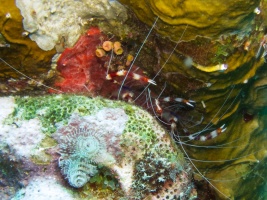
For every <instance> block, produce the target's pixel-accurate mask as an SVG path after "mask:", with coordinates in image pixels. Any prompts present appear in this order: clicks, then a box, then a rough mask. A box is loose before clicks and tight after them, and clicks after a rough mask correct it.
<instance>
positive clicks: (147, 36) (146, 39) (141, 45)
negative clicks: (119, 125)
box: [118, 17, 159, 99]
mask: <svg viewBox="0 0 267 200" xmlns="http://www.w3.org/2000/svg"><path fill="white" fill-rule="evenodd" d="M158 19H159V17H157V18H156V20H155V22H154V24H153V25H152V27H151V29H150V30H149V32H148V34H147V36H146V38H145V39H144V41H143V43H142V45H141V46H140V48H139V50H138V51H137V54H136V56H135V58H134V59H133V61H132V63H131V66H130V68H129V70H128V71H127V74H126V75H125V77H124V79H123V81H122V83H121V86H120V89H119V93H118V99H119V98H120V93H121V90H122V87H123V85H124V83H125V81H126V78H127V77H128V75H129V73H130V71H131V69H132V67H133V64H134V62H135V61H136V59H137V57H138V55H139V53H140V51H141V50H142V48H143V46H144V45H145V43H146V41H147V38H148V37H149V35H150V33H151V32H152V30H153V29H154V27H155V26H156V23H157V21H158Z"/></svg>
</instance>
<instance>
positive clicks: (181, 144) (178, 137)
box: [177, 134, 230, 199]
mask: <svg viewBox="0 0 267 200" xmlns="http://www.w3.org/2000/svg"><path fill="white" fill-rule="evenodd" d="M177 139H178V142H179V144H180V146H181V148H182V150H183V152H184V153H185V155H186V157H187V158H188V160H189V162H190V163H191V164H192V165H193V167H194V168H195V169H196V171H197V172H198V173H199V175H200V176H201V177H202V178H203V179H204V180H205V181H207V182H208V183H209V184H210V185H211V186H212V187H213V188H214V189H215V190H216V191H218V192H219V193H220V194H221V195H223V196H224V197H225V198H227V199H230V198H229V197H228V196H226V195H225V194H224V193H223V192H221V191H220V190H219V189H218V188H217V187H216V186H215V185H213V184H212V183H211V182H210V181H209V180H208V179H207V178H206V177H205V176H204V175H203V174H202V173H201V172H200V171H199V169H198V168H197V166H196V165H195V164H194V162H193V161H192V160H191V158H190V157H189V155H188V153H187V152H186V150H185V149H184V146H183V143H182V142H181V140H180V136H179V134H178V136H177Z"/></svg>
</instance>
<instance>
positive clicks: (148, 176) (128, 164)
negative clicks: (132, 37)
mask: <svg viewBox="0 0 267 200" xmlns="http://www.w3.org/2000/svg"><path fill="white" fill-rule="evenodd" d="M15 103H16V108H15V110H14V112H13V114H12V116H10V117H9V119H8V120H9V121H19V120H30V119H33V118H37V119H39V120H40V122H41V124H42V131H43V133H45V134H47V137H50V138H51V135H52V136H53V137H54V139H56V141H57V142H58V147H59V154H60V156H61V157H60V159H59V167H60V168H61V172H62V174H63V176H64V177H65V178H66V179H67V180H68V182H69V184H70V185H71V186H73V187H77V188H78V187H81V188H82V190H80V191H81V193H83V194H89V193H90V195H93V196H95V197H97V198H102V197H103V198H104V197H105V198H106V194H107V193H106V191H107V190H106V188H107V187H108V188H109V189H110V190H109V191H110V192H108V194H110V195H113V196H114V193H112V191H114V190H117V191H118V188H117V187H119V186H120V187H121V188H120V191H122V192H119V193H116V194H117V195H119V196H120V197H121V196H135V197H138V198H140V199H143V198H146V197H150V198H155V197H161V198H165V197H166V196H169V197H173V198H177V197H179V195H190V193H191V191H192V184H191V183H190V179H189V178H188V177H189V176H188V173H190V172H189V171H190V170H189V171H188V167H189V166H188V165H187V164H186V162H185V160H184V158H183V154H182V153H181V152H180V151H179V149H178V148H177V146H176V144H175V143H174V142H173V141H172V139H171V137H170V136H169V134H168V133H167V132H166V131H165V130H164V129H163V128H162V127H161V126H160V125H159V124H158V122H157V121H156V120H155V119H154V116H151V115H150V114H149V113H148V112H146V111H145V110H143V109H142V108H139V107H138V106H135V105H133V104H128V103H125V102H121V101H112V100H108V99H103V98H100V97H97V98H90V97H86V96H76V95H48V96H37V97H16V99H15ZM105 113H106V114H105ZM116 119H118V120H116ZM114 120H115V121H114ZM103 121H105V122H103ZM118 122H119V123H118ZM122 127H123V128H122ZM117 129H122V130H121V132H118V133H116V131H118V130H117ZM91 145H92V146H91ZM80 147H82V148H80ZM185 171H187V172H185ZM82 172H83V173H84V172H85V173H84V176H83V177H84V178H81V173H82ZM106 172H108V174H109V175H108V177H106V176H105V175H103V174H106ZM99 181H100V182H99ZM107 181H108V184H107ZM96 183H97V185H100V187H99V189H97V191H95V190H94V189H93V188H94V186H92V187H91V186H90V185H91V184H93V185H95V184H96ZM118 183H119V184H118ZM101 188H102V189H103V188H105V195H104V193H101V191H102V189H101ZM144 188H146V189H145V190H144ZM174 188H175V189H174ZM177 188H178V189H177ZM166 191H169V192H167V193H166ZM170 191H172V192H170ZM174 191H175V192H174ZM170 195H171V196H170ZM110 197H111V196H110Z"/></svg>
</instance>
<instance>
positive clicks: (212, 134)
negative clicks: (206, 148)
mask: <svg viewBox="0 0 267 200" xmlns="http://www.w3.org/2000/svg"><path fill="white" fill-rule="evenodd" d="M226 129H227V127H225V124H223V125H222V126H221V127H219V128H217V129H216V130H214V131H211V132H210V133H208V134H207V135H198V136H194V135H195V134H191V135H189V136H188V137H189V139H190V140H199V141H202V142H204V141H207V140H210V139H214V138H216V137H218V136H219V135H220V134H222V133H223V132H224V131H225V130H226Z"/></svg>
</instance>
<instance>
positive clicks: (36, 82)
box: [0, 58, 63, 93]
mask: <svg viewBox="0 0 267 200" xmlns="http://www.w3.org/2000/svg"><path fill="white" fill-rule="evenodd" d="M0 60H1V61H2V62H3V63H5V64H6V65H7V66H9V67H10V68H11V69H13V70H14V71H16V72H17V73H19V74H20V75H22V76H24V77H26V78H28V79H30V80H31V81H34V82H35V83H37V84H39V85H42V86H44V87H46V88H48V89H52V90H55V91H57V92H60V93H63V92H62V91H61V90H58V89H55V88H53V87H50V86H48V85H45V84H43V83H41V82H39V81H36V80H35V79H33V78H31V77H29V76H27V75H26V74H23V73H22V72H21V71H19V70H17V69H16V68H15V67H13V66H12V65H10V64H9V63H7V62H6V61H5V60H3V59H2V58H0Z"/></svg>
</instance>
